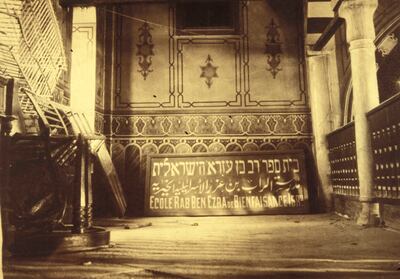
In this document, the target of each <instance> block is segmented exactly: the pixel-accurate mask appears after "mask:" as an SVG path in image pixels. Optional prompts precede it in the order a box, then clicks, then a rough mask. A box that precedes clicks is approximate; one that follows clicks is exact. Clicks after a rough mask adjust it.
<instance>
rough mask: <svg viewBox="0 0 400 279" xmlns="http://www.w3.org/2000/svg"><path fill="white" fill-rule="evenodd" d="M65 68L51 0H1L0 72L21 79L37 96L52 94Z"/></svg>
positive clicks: (60, 38) (62, 48)
mask: <svg viewBox="0 0 400 279" xmlns="http://www.w3.org/2000/svg"><path fill="white" fill-rule="evenodd" d="M65 69H66V59H65V52H64V47H63V41H62V37H61V33H60V28H59V26H58V22H57V18H56V15H55V11H54V8H53V6H52V2H51V0H40V1H31V0H0V73H1V74H2V75H3V76H8V77H12V78H16V79H21V78H22V79H24V80H25V82H26V83H27V84H28V85H29V87H30V89H31V90H32V91H33V92H35V93H36V94H37V95H40V96H44V97H51V96H52V93H53V90H54V89H55V87H56V85H57V82H58V80H59V77H60V75H61V73H62V71H63V70H65Z"/></svg>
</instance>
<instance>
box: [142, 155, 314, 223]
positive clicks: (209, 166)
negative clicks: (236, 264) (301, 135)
mask: <svg viewBox="0 0 400 279" xmlns="http://www.w3.org/2000/svg"><path fill="white" fill-rule="evenodd" d="M146 175H147V177H146V195H145V199H146V200H145V211H146V214H147V215H150V216H167V215H187V216H191V215H246V214H280V213H282V214H285V213H305V212H308V207H309V206H308V194H307V179H306V169H305V162H304V154H303V152H302V151H299V150H294V151H270V152H251V153H236V152H235V153H218V154H210V153H204V154H160V155H150V156H149V157H148V161H147V173H146Z"/></svg>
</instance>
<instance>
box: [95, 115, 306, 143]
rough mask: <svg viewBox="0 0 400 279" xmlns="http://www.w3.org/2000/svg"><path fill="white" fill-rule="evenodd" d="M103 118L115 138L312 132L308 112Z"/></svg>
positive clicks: (272, 134) (264, 134)
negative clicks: (109, 124)
mask: <svg viewBox="0 0 400 279" xmlns="http://www.w3.org/2000/svg"><path fill="white" fill-rule="evenodd" d="M99 121H101V120H99ZM102 121H103V126H104V125H106V122H107V121H111V136H113V137H126V136H128V137H153V136H164V137H172V136H179V137H182V138H184V137H190V136H198V137H200V136H201V137H204V136H228V135H229V136H256V135H260V136H265V137H282V136H293V137H299V136H306V137H309V136H311V135H312V131H311V115H310V114H308V113H297V114H292V113H258V114H243V113H241V114H238V113H236V114H193V115H185V114H183V115H179V114H176V115H118V116H116V115H115V116H112V117H110V116H109V117H107V118H106V119H103V120H102ZM96 125H98V126H99V127H101V123H100V122H99V123H98V124H96Z"/></svg>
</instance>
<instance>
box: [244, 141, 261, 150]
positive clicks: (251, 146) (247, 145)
mask: <svg viewBox="0 0 400 279" xmlns="http://www.w3.org/2000/svg"><path fill="white" fill-rule="evenodd" d="M258 150H259V147H258V145H257V144H255V143H254V142H247V143H245V144H244V145H243V151H246V152H251V151H258Z"/></svg>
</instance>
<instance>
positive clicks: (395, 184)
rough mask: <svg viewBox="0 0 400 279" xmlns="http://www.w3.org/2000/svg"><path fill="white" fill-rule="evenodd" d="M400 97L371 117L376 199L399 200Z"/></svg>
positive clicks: (369, 118)
mask: <svg viewBox="0 0 400 279" xmlns="http://www.w3.org/2000/svg"><path fill="white" fill-rule="evenodd" d="M399 111H400V95H397V96H396V97H394V98H392V99H390V100H389V101H388V102H386V103H383V105H381V106H379V107H378V108H376V109H374V110H373V111H372V112H370V113H369V115H368V120H369V123H370V127H371V141H372V149H373V159H374V182H375V195H376V197H378V198H385V199H400V120H399V119H400V114H399Z"/></svg>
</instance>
